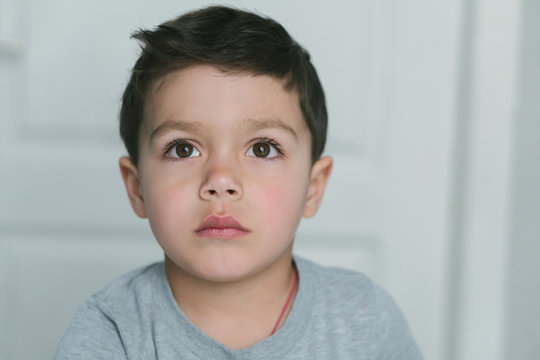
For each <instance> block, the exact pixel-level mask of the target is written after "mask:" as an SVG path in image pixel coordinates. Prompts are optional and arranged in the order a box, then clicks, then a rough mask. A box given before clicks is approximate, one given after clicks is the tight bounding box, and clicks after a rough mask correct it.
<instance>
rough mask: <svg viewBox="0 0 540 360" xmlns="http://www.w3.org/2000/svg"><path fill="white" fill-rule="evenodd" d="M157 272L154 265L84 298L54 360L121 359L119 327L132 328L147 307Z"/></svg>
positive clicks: (122, 349) (122, 345)
mask: <svg viewBox="0 0 540 360" xmlns="http://www.w3.org/2000/svg"><path fill="white" fill-rule="evenodd" d="M160 269H162V264H161V263H156V264H152V265H149V266H145V267H143V268H139V269H137V270H134V271H131V272H129V273H127V274H125V275H123V276H121V277H119V278H117V279H115V280H113V281H112V282H111V283H109V284H108V285H107V286H106V287H105V288H104V289H103V290H101V291H99V292H97V293H95V294H93V295H92V296H90V297H89V298H87V299H86V300H85V301H84V302H83V303H82V304H81V305H80V306H79V308H78V309H77V311H76V313H75V316H74V317H73V319H72V321H71V323H70V325H69V327H68V328H67V330H66V331H65V333H64V335H63V337H62V339H61V341H60V343H59V344H58V346H57V349H56V354H55V357H54V358H55V360H60V359H79V358H81V359H82V358H92V359H101V358H103V359H105V358H107V359H125V358H126V351H125V349H124V334H123V332H124V329H125V328H126V327H125V326H123V324H126V323H130V324H133V322H134V321H137V320H136V318H137V317H138V316H140V315H141V313H142V312H141V311H140V310H141V309H140V308H141V307H144V306H149V305H150V303H151V301H152V299H153V295H152V284H153V283H155V278H156V277H158V276H159V274H160V273H161V271H160ZM131 317H133V319H132V318H131ZM131 328H132V329H133V327H131Z"/></svg>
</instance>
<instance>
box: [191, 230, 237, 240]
mask: <svg viewBox="0 0 540 360" xmlns="http://www.w3.org/2000/svg"><path fill="white" fill-rule="evenodd" d="M247 234H248V231H246V230H241V229H237V228H208V229H204V230H200V231H197V236H199V237H201V238H210V239H235V238H239V237H242V236H245V235H247Z"/></svg>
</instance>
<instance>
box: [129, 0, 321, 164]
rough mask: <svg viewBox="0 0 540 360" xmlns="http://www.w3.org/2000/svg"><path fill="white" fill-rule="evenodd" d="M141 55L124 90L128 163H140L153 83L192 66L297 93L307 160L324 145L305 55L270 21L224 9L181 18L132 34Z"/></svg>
mask: <svg viewBox="0 0 540 360" xmlns="http://www.w3.org/2000/svg"><path fill="white" fill-rule="evenodd" d="M132 37H133V38H135V39H137V40H139V41H140V42H141V50H142V51H141V55H140V57H139V59H138V60H137V62H136V63H135V66H134V68H133V71H132V74H131V78H130V80H129V83H128V85H127V87H126V89H125V91H124V95H123V98H122V107H121V110H120V136H121V137H122V140H123V141H124V144H125V146H126V149H127V151H128V154H129V156H130V158H131V161H132V162H133V163H134V164H135V165H137V164H138V160H139V148H138V144H139V136H140V129H141V124H142V122H143V120H144V114H145V103H146V101H147V99H148V97H149V95H150V94H151V91H152V88H153V86H154V85H155V84H156V82H157V81H159V80H161V79H163V78H164V77H165V76H167V75H168V74H170V73H172V72H174V71H177V70H181V69H185V68H187V67H189V66H192V65H198V64H209V65H213V66H216V67H218V68H220V69H221V70H223V71H246V72H249V73H252V74H254V75H269V76H272V77H275V78H277V79H281V80H284V82H285V89H286V90H287V91H296V92H297V93H298V98H299V103H300V109H301V111H302V115H303V117H304V120H305V121H306V124H307V126H308V128H309V131H310V133H311V159H312V162H315V161H316V160H318V159H319V158H320V156H321V154H322V152H323V149H324V144H325V142H326V128H327V111H326V102H325V97H324V91H323V89H322V86H321V83H320V81H319V78H318V76H317V72H316V71H315V68H314V67H313V65H312V64H311V62H310V56H309V54H308V52H307V51H306V50H305V49H303V48H302V47H301V46H300V45H299V44H298V43H296V42H295V41H294V40H293V39H292V38H291V37H290V35H289V34H288V33H287V31H286V30H285V29H284V28H283V27H282V26H281V25H280V24H278V23H277V22H275V21H274V20H272V19H269V18H264V17H261V16H259V15H256V14H253V13H250V12H247V11H242V10H238V9H234V8H230V7H224V6H211V7H206V8H203V9H200V10H196V11H193V12H189V13H186V14H184V15H182V16H180V17H178V18H176V19H174V20H171V21H168V22H165V23H163V24H161V25H159V26H158V27H157V28H156V29H154V30H152V31H150V30H139V31H137V32H135V33H134V34H133V35H132Z"/></svg>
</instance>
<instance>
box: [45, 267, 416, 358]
mask: <svg viewBox="0 0 540 360" xmlns="http://www.w3.org/2000/svg"><path fill="white" fill-rule="evenodd" d="M295 263H296V266H297V269H298V274H299V287H298V293H297V295H296V299H295V301H294V304H293V307H292V310H291V312H290V314H289V316H288V318H287V320H286V322H285V324H284V325H283V327H282V328H281V329H279V330H278V331H277V332H276V333H275V334H274V335H273V336H270V337H268V338H266V339H264V340H262V341H260V342H258V343H256V344H254V345H253V346H250V347H249V348H245V349H235V350H233V349H230V348H227V347H226V346H224V345H223V344H221V343H219V342H217V341H215V340H213V339H212V338H210V337H209V336H207V335H206V334H205V333H203V332H202V331H200V330H199V329H198V328H196V327H195V326H194V325H193V324H192V323H191V322H190V321H189V319H187V318H186V317H185V316H184V314H183V313H182V310H181V309H180V308H179V307H178V305H177V303H176V301H175V299H174V297H173V295H172V292H171V289H170V287H169V284H168V281H167V276H166V274H165V268H164V265H163V263H162V262H161V263H156V264H153V265H149V266H147V267H145V268H142V269H139V270H136V271H133V272H131V273H129V274H126V275H124V276H122V277H120V278H119V279H117V280H115V281H113V282H112V283H111V284H110V285H108V286H107V287H106V288H105V289H104V290H102V291H100V292H98V293H96V294H94V295H93V296H91V297H90V298H89V299H87V300H86V301H85V302H84V303H83V304H82V305H81V307H80V308H79V310H78V311H77V313H76V315H75V317H74V319H73V320H72V322H71V325H70V326H69V328H68V329H67V330H66V333H65V334H64V336H63V338H62V340H61V341H60V343H59V344H58V347H57V349H56V354H55V357H54V359H55V360H63V359H66V360H67V359H69V360H74V359H131V360H134V359H144V360H150V359H204V360H208V359H250V360H257V359H332V360H338V359H400V360H407V359H422V355H421V353H420V351H419V349H418V347H417V345H416V343H415V342H414V340H413V338H412V336H411V333H410V331H409V328H408V326H407V323H406V322H405V320H404V318H403V316H402V315H401V313H400V311H399V309H398V308H397V306H396V304H395V303H394V301H393V300H392V299H391V297H390V296H389V295H388V294H387V293H386V292H385V291H384V290H382V289H381V288H379V287H378V286H376V285H374V284H373V283H372V282H371V281H370V280H369V279H368V278H367V277H366V276H365V275H362V274H360V273H357V272H354V271H350V270H344V269H339V268H326V267H322V266H320V265H317V264H315V263H313V262H311V261H309V260H306V259H302V258H300V257H295Z"/></svg>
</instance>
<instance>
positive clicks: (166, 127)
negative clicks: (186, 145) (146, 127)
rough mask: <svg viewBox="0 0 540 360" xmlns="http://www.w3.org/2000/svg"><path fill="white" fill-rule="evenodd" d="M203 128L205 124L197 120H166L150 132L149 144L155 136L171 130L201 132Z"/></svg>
mask: <svg viewBox="0 0 540 360" xmlns="http://www.w3.org/2000/svg"><path fill="white" fill-rule="evenodd" d="M205 129H206V126H205V125H204V124H203V123H201V122H198V121H183V120H167V121H165V122H164V123H163V124H161V125H159V126H158V127H157V128H155V129H154V130H153V131H152V132H151V133H150V139H149V143H150V144H151V143H152V141H154V139H155V138H156V137H158V136H160V135H162V134H166V133H168V132H169V131H172V130H179V131H186V132H191V133H202V132H204V130H205Z"/></svg>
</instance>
